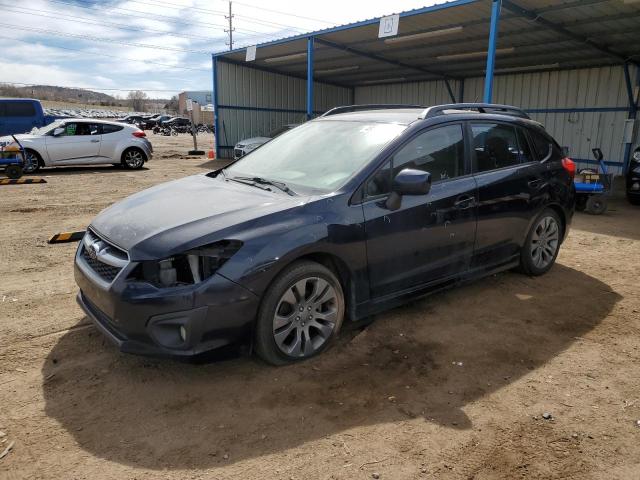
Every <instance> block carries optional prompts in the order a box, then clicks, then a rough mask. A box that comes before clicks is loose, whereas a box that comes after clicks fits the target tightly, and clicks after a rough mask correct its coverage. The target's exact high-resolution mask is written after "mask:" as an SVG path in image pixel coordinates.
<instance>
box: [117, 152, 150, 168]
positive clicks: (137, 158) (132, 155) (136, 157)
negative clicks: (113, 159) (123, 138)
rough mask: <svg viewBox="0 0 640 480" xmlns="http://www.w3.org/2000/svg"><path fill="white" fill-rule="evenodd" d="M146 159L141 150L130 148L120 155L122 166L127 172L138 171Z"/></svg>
mask: <svg viewBox="0 0 640 480" xmlns="http://www.w3.org/2000/svg"><path fill="white" fill-rule="evenodd" d="M145 160H146V158H145V155H144V153H143V152H142V150H140V149H138V148H130V149H128V150H125V152H124V153H123V154H122V165H124V167H125V168H128V169H129V170H138V169H140V168H142V166H143V165H144V162H145Z"/></svg>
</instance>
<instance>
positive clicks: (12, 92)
mask: <svg viewBox="0 0 640 480" xmlns="http://www.w3.org/2000/svg"><path fill="white" fill-rule="evenodd" d="M0 96H3V97H32V98H37V99H39V100H56V101H60V102H78V103H95V104H98V105H100V104H103V105H104V104H107V105H111V104H112V105H116V104H119V103H120V102H121V101H120V100H118V99H117V98H115V97H112V96H111V95H107V94H106V93H99V92H93V91H91V90H84V89H80V88H66V87H51V86H47V85H34V86H30V87H16V86H14V85H3V84H0Z"/></svg>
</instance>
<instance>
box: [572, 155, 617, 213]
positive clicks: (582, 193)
mask: <svg viewBox="0 0 640 480" xmlns="http://www.w3.org/2000/svg"><path fill="white" fill-rule="evenodd" d="M592 152H593V156H594V157H595V159H596V161H597V162H598V165H599V167H600V172H599V171H598V170H597V169H596V171H593V170H591V169H588V170H581V171H580V173H578V175H576V178H575V179H574V185H575V187H576V210H578V211H579V212H582V211H584V212H586V213H590V214H591V215H602V214H603V213H604V212H606V211H607V203H608V202H607V196H608V195H609V193H611V186H612V183H613V175H612V174H610V173H609V172H608V171H607V166H606V164H605V162H604V160H603V155H602V150H600V149H599V148H594V149H593V150H592Z"/></svg>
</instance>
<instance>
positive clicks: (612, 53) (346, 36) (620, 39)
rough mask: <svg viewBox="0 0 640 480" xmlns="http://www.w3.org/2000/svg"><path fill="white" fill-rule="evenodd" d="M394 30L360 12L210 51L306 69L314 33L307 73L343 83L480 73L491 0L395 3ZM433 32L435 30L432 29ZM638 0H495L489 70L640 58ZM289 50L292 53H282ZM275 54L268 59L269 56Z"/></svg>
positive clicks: (300, 72)
mask: <svg viewBox="0 0 640 480" xmlns="http://www.w3.org/2000/svg"><path fill="white" fill-rule="evenodd" d="M400 17H401V18H400V26H399V32H398V36H397V37H395V38H401V37H405V36H409V35H416V34H424V33H428V32H431V35H432V36H430V37H428V38H425V37H424V36H423V37H422V38H416V39H414V40H412V41H402V42H397V41H396V42H389V41H386V42H385V41H384V39H379V38H378V23H379V19H377V18H374V19H368V20H363V21H360V22H356V23H352V24H347V25H342V26H338V27H333V28H328V29H324V30H319V31H316V32H310V33H308V34H305V35H298V36H294V37H288V38H283V39H279V40H274V41H271V42H267V43H264V44H260V45H258V48H257V55H256V60H255V61H253V62H245V52H246V49H245V48H242V49H238V50H234V51H231V52H223V53H219V54H216V56H217V57H218V58H219V59H223V60H228V61H231V62H234V63H240V64H246V65H247V66H255V67H258V68H264V69H269V70H271V71H276V72H280V73H284V74H290V75H294V76H300V77H304V76H306V48H307V37H308V36H313V37H314V38H315V39H316V43H315V54H314V69H315V77H316V79H317V80H319V81H327V82H330V83H336V84H341V85H346V86H355V85H363V84H371V83H373V82H385V81H412V80H428V79H437V78H450V79H459V78H468V77H474V76H481V75H483V74H484V68H485V63H486V53H485V52H486V50H487V44H488V37H489V22H490V18H491V0H454V1H451V2H446V3H442V4H438V5H434V6H431V7H425V8H421V9H415V10H409V11H406V12H401V13H400ZM433 32H437V33H440V35H437V34H434V33H433ZM638 38H640V2H636V3H625V2H624V1H623V0H503V7H502V13H501V19H500V35H499V39H498V54H497V59H496V73H501V72H505V73H506V72H509V73H510V72H514V71H533V70H554V69H569V68H578V67H590V66H601V65H612V64H621V63H623V62H624V61H625V60H627V61H631V62H633V63H636V64H637V63H638V62H639V61H640V42H638ZM289 55H296V56H295V57H292V58H283V59H280V58H279V57H287V56H289ZM274 59H275V60H274Z"/></svg>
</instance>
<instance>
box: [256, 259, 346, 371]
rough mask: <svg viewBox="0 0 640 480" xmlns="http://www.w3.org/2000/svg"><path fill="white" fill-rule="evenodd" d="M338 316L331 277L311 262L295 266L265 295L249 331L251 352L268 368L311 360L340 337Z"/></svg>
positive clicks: (340, 303)
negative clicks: (252, 334)
mask: <svg viewBox="0 0 640 480" xmlns="http://www.w3.org/2000/svg"><path fill="white" fill-rule="evenodd" d="M344 311H345V301H344V293H343V291H342V287H341V285H340V282H339V281H338V279H337V277H336V275H335V274H334V273H333V272H332V271H331V270H329V269H328V268H326V267H325V266H323V265H320V264H319V263H316V262H309V261H301V262H296V263H294V264H292V265H290V266H289V267H287V268H285V270H284V271H283V272H282V273H280V275H278V277H277V278H276V279H275V280H274V282H273V283H272V284H271V286H270V287H269V288H268V289H267V291H266V293H265V296H264V298H263V301H262V305H261V307H260V311H259V313H258V319H257V324H256V329H255V349H256V352H257V353H258V355H259V356H260V357H261V358H262V359H263V360H264V361H266V362H268V363H271V364H272V365H285V364H288V363H293V362H296V361H300V360H304V359H307V358H310V357H312V356H314V355H317V354H318V353H320V352H322V351H323V350H324V349H326V348H327V347H328V346H329V345H330V343H331V342H332V340H333V339H334V338H335V337H336V335H337V334H338V332H339V331H340V327H341V326H342V321H343V319H344Z"/></svg>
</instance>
